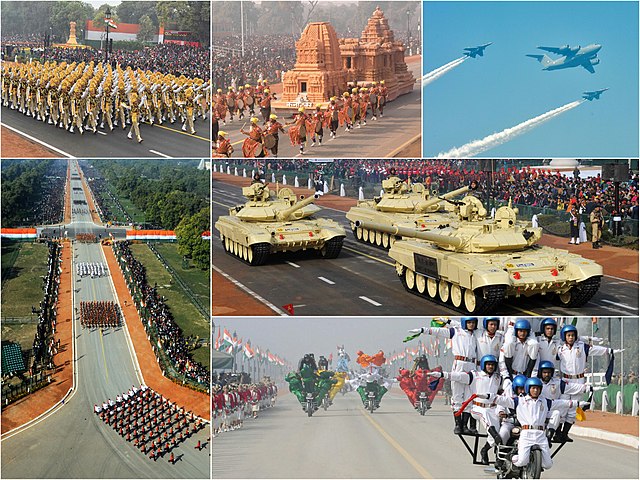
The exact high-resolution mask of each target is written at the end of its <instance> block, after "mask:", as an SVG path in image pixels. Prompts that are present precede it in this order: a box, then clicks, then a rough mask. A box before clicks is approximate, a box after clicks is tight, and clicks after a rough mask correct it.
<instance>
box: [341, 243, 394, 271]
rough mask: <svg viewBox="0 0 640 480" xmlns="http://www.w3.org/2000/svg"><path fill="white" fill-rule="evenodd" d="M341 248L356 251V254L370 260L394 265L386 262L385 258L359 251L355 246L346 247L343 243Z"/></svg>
mask: <svg viewBox="0 0 640 480" xmlns="http://www.w3.org/2000/svg"><path fill="white" fill-rule="evenodd" d="M342 248H343V250H348V251H350V252H353V253H357V254H358V255H362V256H363V257H367V258H370V259H371V260H375V261H376V262H380V263H384V264H385V265H390V266H392V267H395V266H396V264H395V263H391V262H387V261H386V260H382V259H380V258H377V257H374V256H373V255H369V254H368V253H364V252H361V251H360V250H356V249H355V248H350V247H346V246H344V245H343V246H342Z"/></svg>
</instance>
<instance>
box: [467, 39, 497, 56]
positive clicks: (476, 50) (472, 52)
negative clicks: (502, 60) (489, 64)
mask: <svg viewBox="0 0 640 480" xmlns="http://www.w3.org/2000/svg"><path fill="white" fill-rule="evenodd" d="M491 43H493V42H489V43H485V44H484V45H480V46H478V47H467V48H465V49H464V50H465V52H464V54H465V55H466V56H467V57H471V58H476V55H478V56H480V57H482V56H484V49H485V48H487V47H488V46H489V45H491Z"/></svg>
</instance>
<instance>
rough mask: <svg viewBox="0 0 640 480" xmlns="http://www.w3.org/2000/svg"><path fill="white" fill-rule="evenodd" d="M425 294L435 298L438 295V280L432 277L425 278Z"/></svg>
mask: <svg viewBox="0 0 640 480" xmlns="http://www.w3.org/2000/svg"><path fill="white" fill-rule="evenodd" d="M427 295H429V298H436V295H438V282H436V280H435V279H434V278H427Z"/></svg>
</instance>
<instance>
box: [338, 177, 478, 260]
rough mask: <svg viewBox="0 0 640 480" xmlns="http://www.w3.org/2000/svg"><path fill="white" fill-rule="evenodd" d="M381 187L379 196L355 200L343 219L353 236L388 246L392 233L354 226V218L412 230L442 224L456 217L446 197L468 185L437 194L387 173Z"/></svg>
mask: <svg viewBox="0 0 640 480" xmlns="http://www.w3.org/2000/svg"><path fill="white" fill-rule="evenodd" d="M382 189H383V190H384V193H383V195H382V196H380V197H375V198H373V199H371V200H360V201H358V204H357V205H356V206H355V207H351V209H350V210H349V211H348V212H347V219H348V220H349V222H350V223H351V230H352V231H353V235H354V236H355V237H356V239H357V240H359V241H361V242H365V243H371V244H372V245H377V246H379V247H383V248H386V249H388V248H389V247H390V246H391V245H393V242H394V241H395V240H396V237H393V236H390V235H389V234H388V233H387V232H383V231H382V230H375V229H368V228H362V227H356V222H358V221H360V222H367V223H376V224H382V225H386V226H391V225H400V226H404V227H407V228H413V229H416V230H418V229H428V230H431V229H437V228H444V227H446V226H448V225H449V224H450V222H451V221H456V220H457V215H455V214H454V213H453V207H452V206H451V204H449V203H448V202H447V201H446V200H449V199H451V198H453V197H456V196H458V195H462V194H464V193H466V192H467V191H468V190H469V187H463V188H459V189H457V190H454V191H452V192H449V193H446V194H445V195H442V196H438V195H437V193H435V192H432V193H429V191H428V190H427V189H425V188H424V185H422V184H421V183H414V184H411V185H409V184H407V183H406V182H403V181H402V180H401V179H400V178H398V177H390V178H387V179H386V180H383V181H382Z"/></svg>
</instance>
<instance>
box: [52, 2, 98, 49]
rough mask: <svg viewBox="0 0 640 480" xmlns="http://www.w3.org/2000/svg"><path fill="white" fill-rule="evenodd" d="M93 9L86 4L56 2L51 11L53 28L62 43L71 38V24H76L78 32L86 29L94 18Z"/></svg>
mask: <svg viewBox="0 0 640 480" xmlns="http://www.w3.org/2000/svg"><path fill="white" fill-rule="evenodd" d="M93 14H94V11H93V7H92V6H91V5H89V4H88V3H84V2H55V3H54V4H53V7H52V9H51V17H50V18H51V28H52V31H53V34H54V35H55V36H56V37H57V38H58V39H59V40H60V41H61V42H66V41H67V40H68V38H69V23H70V22H76V31H78V30H79V29H84V28H85V24H86V23H87V20H90V19H92V18H93Z"/></svg>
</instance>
